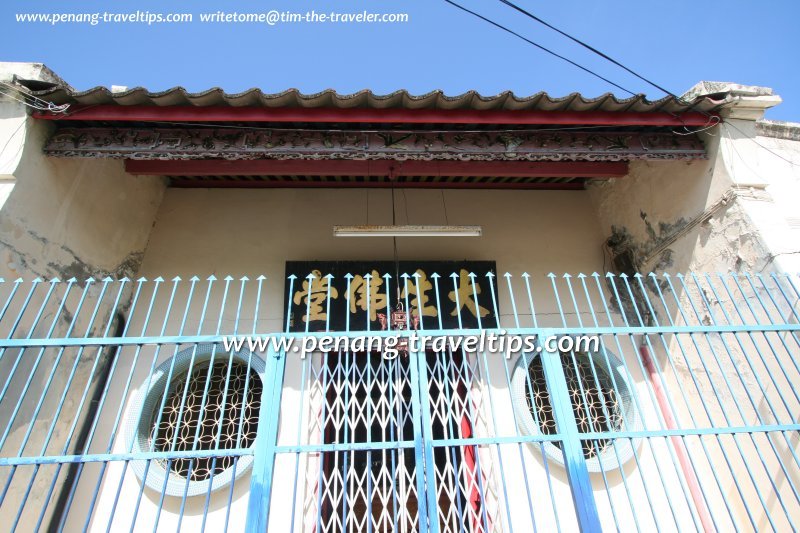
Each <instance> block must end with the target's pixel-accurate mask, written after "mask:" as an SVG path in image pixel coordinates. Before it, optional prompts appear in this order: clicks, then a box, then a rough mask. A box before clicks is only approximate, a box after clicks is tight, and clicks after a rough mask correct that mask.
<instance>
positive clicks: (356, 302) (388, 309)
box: [284, 261, 498, 332]
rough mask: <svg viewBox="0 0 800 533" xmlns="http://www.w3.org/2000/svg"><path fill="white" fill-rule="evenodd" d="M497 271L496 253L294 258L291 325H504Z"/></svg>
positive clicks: (289, 281)
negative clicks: (440, 257)
mask: <svg viewBox="0 0 800 533" xmlns="http://www.w3.org/2000/svg"><path fill="white" fill-rule="evenodd" d="M398 275H399V278H398ZM495 275H496V266H495V262H494V261H400V262H399V264H397V263H394V262H392V261H335V262H334V261H287V262H286V286H285V289H284V296H285V300H284V309H285V310H286V311H284V313H286V312H288V313H289V317H288V323H289V331H290V332H304V331H326V330H327V331H347V330H349V331H364V330H367V329H369V330H371V331H380V330H386V329H392V330H395V329H405V328H406V327H407V328H410V329H422V328H423V327H424V329H426V330H431V329H439V328H440V327H441V328H442V329H456V328H465V329H471V328H477V327H479V326H480V327H483V328H496V327H497V313H498V311H497V310H496V309H495V304H494V301H493V299H492V286H493V287H494V291H495V298H496V296H497V280H496V278H495V277H494V276H495ZM398 279H399V281H400V283H399V289H400V290H399V294H398V283H397V281H398ZM490 283H491V285H490ZM437 288H438V292H437ZM418 293H419V294H421V298H418ZM398 297H399V299H398ZM406 306H407V307H408V310H410V313H409V314H408V315H405V314H403V313H404V311H406ZM420 315H421V316H420ZM479 315H480V323H479V319H478V316H479ZM286 321H287V317H286V315H285V314H284V324H285V323H286ZM368 321H369V327H368V326H367V322H368ZM440 321H441V322H440Z"/></svg>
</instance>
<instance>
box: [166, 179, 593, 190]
mask: <svg viewBox="0 0 800 533" xmlns="http://www.w3.org/2000/svg"><path fill="white" fill-rule="evenodd" d="M170 185H171V186H172V187H178V188H181V189H388V188H390V187H392V188H397V189H525V190H531V189H535V190H559V191H580V190H583V189H585V188H586V186H585V184H584V182H583V181H571V182H567V183H480V182H463V181H454V182H448V181H442V182H413V181H397V182H394V181H378V182H375V181H372V182H370V181H363V182H358V181H341V182H339V181H294V180H212V179H187V178H173V179H172V181H171V182H170Z"/></svg>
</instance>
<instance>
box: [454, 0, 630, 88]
mask: <svg viewBox="0 0 800 533" xmlns="http://www.w3.org/2000/svg"><path fill="white" fill-rule="evenodd" d="M444 1H445V2H447V3H448V4H450V5H451V6H453V7H456V8H458V9H460V10H461V11H464V12H465V13H469V14H470V15H472V16H474V17H477V18H479V19H481V20H482V21H484V22H487V23H489V24H491V25H492V26H494V27H496V28H499V29H501V30H503V31H504V32H506V33H510V34H511V35H513V36H514V37H517V38H519V39H522V40H523V41H525V42H526V43H528V44H530V45H533V46H535V47H536V48H538V49H539V50H542V51H543V52H547V53H548V54H550V55H552V56H554V57H557V58H558V59H561V60H562V61H566V62H567V63H569V64H570V65H573V66H575V67H578V68H579V69H581V70H582V71H584V72H587V73H589V74H591V75H592V76H595V77H597V78H599V79H601V80H603V81H604V82H606V83H608V84H609V85H613V86H614V87H616V88H617V89H619V90H621V91H625V92H626V93H628V94H630V95H631V96H636V95H637V94H636V93H635V92H633V91H631V90H628V89H626V88H625V87H623V86H621V85H619V84H617V83H614V82H613V81H611V80H609V79H608V78H604V77H603V76H601V75H600V74H598V73H597V72H594V71H593V70H591V69H589V68H587V67H584V66H583V65H580V64H578V63H576V62H575V61H572V60H571V59H569V58H567V57H564V56H562V55H560V54H557V53H556V52H553V51H552V50H550V49H549V48H546V47H544V46H542V45H540V44H539V43H536V42H534V41H531V40H530V39H528V38H527V37H524V36H522V35H520V34H519V33H517V32H515V31H514V30H511V29H509V28H507V27H506V26H503V25H502V24H500V23H498V22H495V21H493V20H491V19H489V18H486V17H484V16H483V15H481V14H479V13H476V12H475V11H472V10H471V9H467V8H466V7H464V6H462V5H460V4H457V3H456V2H453V1H452V0H444Z"/></svg>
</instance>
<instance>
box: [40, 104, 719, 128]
mask: <svg viewBox="0 0 800 533" xmlns="http://www.w3.org/2000/svg"><path fill="white" fill-rule="evenodd" d="M33 116H34V117H36V118H40V119H45V120H59V121H62V120H97V121H116V122H126V121H129V122H327V123H330V122H335V123H356V122H368V123H403V124H423V123H426V124H429V123H436V124H540V125H541V124H548V125H551V124H555V125H592V126H706V125H707V124H708V123H709V117H708V115H705V114H702V113H697V112H688V113H683V114H682V115H675V114H671V113H663V112H653V113H637V112H613V111H507V110H495V111H478V110H474V109H463V110H462V109H364V108H349V109H339V108H331V107H314V108H302V107H273V108H270V107H225V106H207V107H191V106H166V107H159V106H141V105H131V106H120V105H96V106H91V105H86V106H73V107H70V112H69V114H67V115H61V114H54V113H49V112H35V113H34V114H33Z"/></svg>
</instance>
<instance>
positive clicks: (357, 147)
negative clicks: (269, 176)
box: [44, 128, 706, 161]
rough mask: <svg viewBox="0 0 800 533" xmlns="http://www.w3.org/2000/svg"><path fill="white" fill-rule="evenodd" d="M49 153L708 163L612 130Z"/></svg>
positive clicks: (157, 131)
mask: <svg viewBox="0 0 800 533" xmlns="http://www.w3.org/2000/svg"><path fill="white" fill-rule="evenodd" d="M44 150H45V153H47V154H49V155H53V156H62V157H76V156H78V157H110V158H125V159H209V158H215V159H230V160H235V159H265V158H269V159H284V160H286V159H350V160H372V159H394V160H420V161H431V160H462V161H503V160H505V161H629V160H634V159H686V160H688V159H703V158H705V157H706V153H705V148H704V146H703V143H702V142H701V141H700V139H699V138H698V137H697V136H695V135H675V134H672V133H647V132H645V133H632V132H612V131H608V132H599V131H598V132H569V131H544V132H523V131H519V132H517V131H513V132H510V131H504V132H492V131H486V132H479V133H475V132H470V133H462V132H445V133H443V132H424V131H415V132H393V131H387V132H366V131H341V132H329V131H314V130H268V129H263V130H262V129H258V130H253V129H244V128H242V129H235V128H219V129H210V128H195V129H167V128H64V129H60V130H58V131H57V132H56V133H55V134H54V135H53V136H52V138H51V139H50V140H49V141H48V143H47V145H46V146H45V149H44Z"/></svg>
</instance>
